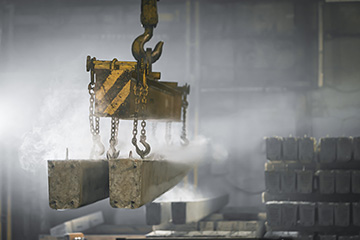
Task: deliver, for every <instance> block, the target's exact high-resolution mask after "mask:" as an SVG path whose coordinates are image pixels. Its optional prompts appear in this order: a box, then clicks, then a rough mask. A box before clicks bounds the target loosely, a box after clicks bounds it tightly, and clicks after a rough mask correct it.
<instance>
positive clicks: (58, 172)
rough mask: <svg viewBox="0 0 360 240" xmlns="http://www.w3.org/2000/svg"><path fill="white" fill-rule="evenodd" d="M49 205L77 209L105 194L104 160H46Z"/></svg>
mask: <svg viewBox="0 0 360 240" xmlns="http://www.w3.org/2000/svg"><path fill="white" fill-rule="evenodd" d="M48 178H49V205H50V207H51V208H53V209H70V208H78V207H81V206H84V205H87V204H90V203H94V202H96V201H99V200H101V199H104V198H107V197H108V196H109V179H108V178H109V168H108V162H107V161H105V160H54V161H52V160H49V161H48Z"/></svg>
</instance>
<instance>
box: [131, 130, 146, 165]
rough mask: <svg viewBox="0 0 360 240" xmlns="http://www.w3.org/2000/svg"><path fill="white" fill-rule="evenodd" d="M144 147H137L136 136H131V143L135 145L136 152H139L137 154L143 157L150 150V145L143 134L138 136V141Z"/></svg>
mask: <svg viewBox="0 0 360 240" xmlns="http://www.w3.org/2000/svg"><path fill="white" fill-rule="evenodd" d="M139 142H140V143H141V144H142V145H143V146H144V147H145V149H144V150H141V149H140V148H139V146H138V145H137V142H136V138H133V139H132V144H133V145H134V146H135V148H136V153H137V154H139V156H140V157H141V158H142V159H144V157H145V156H146V155H148V154H149V153H150V151H151V147H150V145H149V144H148V143H147V142H146V137H145V136H140V141H139Z"/></svg>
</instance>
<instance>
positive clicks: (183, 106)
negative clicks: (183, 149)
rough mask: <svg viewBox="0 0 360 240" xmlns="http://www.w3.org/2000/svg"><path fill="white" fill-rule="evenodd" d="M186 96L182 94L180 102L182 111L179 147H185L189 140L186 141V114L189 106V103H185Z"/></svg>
mask: <svg viewBox="0 0 360 240" xmlns="http://www.w3.org/2000/svg"><path fill="white" fill-rule="evenodd" d="M186 96H187V95H186V94H184V95H183V101H182V109H183V116H182V123H183V125H182V131H181V137H180V138H181V140H182V142H181V145H183V146H187V145H188V144H189V140H188V139H187V136H186V113H187V107H188V106H189V103H188V101H187V97H186Z"/></svg>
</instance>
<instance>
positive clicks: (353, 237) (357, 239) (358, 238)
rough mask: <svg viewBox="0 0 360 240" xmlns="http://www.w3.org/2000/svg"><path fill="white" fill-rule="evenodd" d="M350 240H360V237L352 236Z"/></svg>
mask: <svg viewBox="0 0 360 240" xmlns="http://www.w3.org/2000/svg"><path fill="white" fill-rule="evenodd" d="M350 240H360V235H353V236H350Z"/></svg>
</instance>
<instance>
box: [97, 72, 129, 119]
mask: <svg viewBox="0 0 360 240" xmlns="http://www.w3.org/2000/svg"><path fill="white" fill-rule="evenodd" d="M129 70H130V69H120V70H98V71H97V72H96V86H95V108H96V112H97V113H98V114H100V115H101V116H113V115H114V114H115V115H116V112H117V111H120V107H121V106H125V105H127V102H126V101H127V99H128V96H129V95H130V92H131V74H130V71H129Z"/></svg>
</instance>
